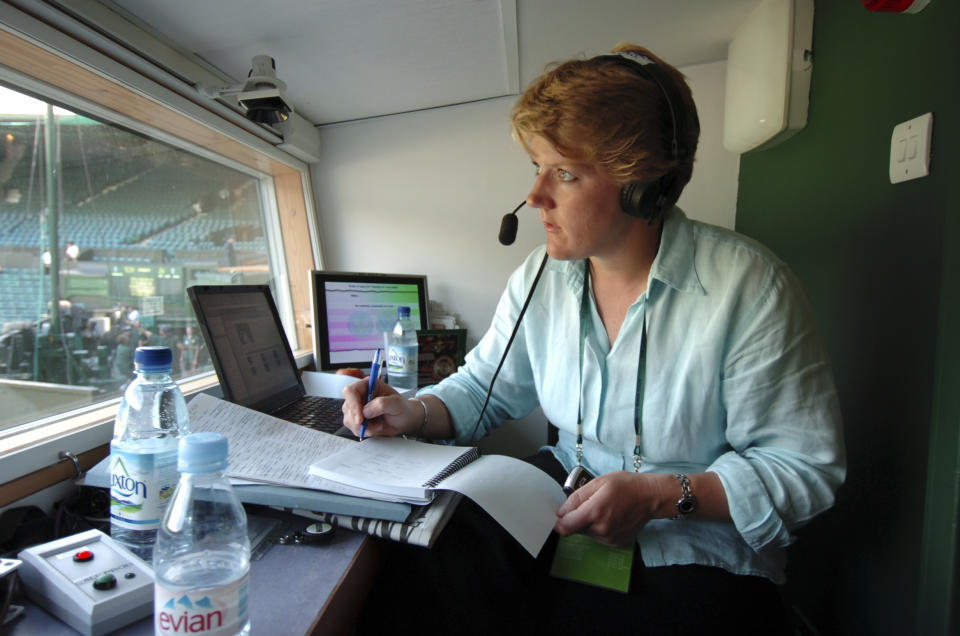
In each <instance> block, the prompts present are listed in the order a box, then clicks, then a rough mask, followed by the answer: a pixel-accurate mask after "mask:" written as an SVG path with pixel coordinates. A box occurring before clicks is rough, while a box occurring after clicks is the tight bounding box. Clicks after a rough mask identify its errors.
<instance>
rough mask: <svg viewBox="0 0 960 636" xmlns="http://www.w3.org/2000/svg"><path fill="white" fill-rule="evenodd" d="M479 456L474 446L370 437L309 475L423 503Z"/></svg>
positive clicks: (315, 465)
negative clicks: (437, 488)
mask: <svg viewBox="0 0 960 636" xmlns="http://www.w3.org/2000/svg"><path fill="white" fill-rule="evenodd" d="M479 457H480V450H479V449H478V448H476V447H475V446H449V445H445V444H429V443H426V442H417V441H414V440H408V439H403V438H402V437H371V438H369V439H366V440H364V441H363V442H361V443H359V444H351V445H350V446H349V447H348V448H346V449H344V450H342V451H339V452H337V453H334V454H333V455H330V456H328V457H325V458H323V459H321V460H320V461H317V462H314V463H313V464H311V465H310V473H311V474H312V475H317V476H318V477H323V478H324V479H328V480H330V481H334V482H337V483H340V484H345V485H347V486H353V487H355V488H362V489H363V490H366V491H369V492H370V493H371V495H370V496H371V497H374V498H375V497H376V495H377V494H380V495H387V496H392V497H402V498H404V499H405V500H406V501H410V502H422V503H427V502H429V501H431V500H432V499H433V489H434V488H436V487H437V486H438V485H439V484H440V483H441V482H442V481H443V480H444V479H446V478H447V477H449V476H450V475H452V474H454V473H455V472H457V471H458V470H460V469H461V468H463V467H464V466H466V465H467V464H469V463H470V462H472V461H474V460H476V459H477V458H479Z"/></svg>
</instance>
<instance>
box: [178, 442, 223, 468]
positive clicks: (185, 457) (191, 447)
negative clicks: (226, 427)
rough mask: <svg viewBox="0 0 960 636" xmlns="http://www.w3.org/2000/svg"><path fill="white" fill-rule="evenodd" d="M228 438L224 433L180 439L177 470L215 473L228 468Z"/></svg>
mask: <svg viewBox="0 0 960 636" xmlns="http://www.w3.org/2000/svg"><path fill="white" fill-rule="evenodd" d="M227 451H228V444H227V438H226V437H224V435H223V434H222V433H191V434H190V435H187V436H186V437H182V438H180V447H179V452H178V455H177V470H178V471H180V472H181V473H213V472H219V471H221V470H223V469H225V468H226V467H227Z"/></svg>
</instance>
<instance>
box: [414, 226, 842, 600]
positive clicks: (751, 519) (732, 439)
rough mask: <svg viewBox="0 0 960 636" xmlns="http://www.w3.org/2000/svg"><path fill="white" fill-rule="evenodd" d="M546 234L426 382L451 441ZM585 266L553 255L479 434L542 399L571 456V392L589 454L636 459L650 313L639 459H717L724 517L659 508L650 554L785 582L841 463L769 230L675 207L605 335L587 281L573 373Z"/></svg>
mask: <svg viewBox="0 0 960 636" xmlns="http://www.w3.org/2000/svg"><path fill="white" fill-rule="evenodd" d="M544 250H545V248H544V247H540V248H538V249H536V250H535V251H534V252H533V253H531V254H530V255H529V256H528V257H527V260H526V261H525V262H524V263H523V264H522V265H521V266H520V267H519V268H518V269H517V270H516V271H515V272H514V273H513V275H512V276H511V277H510V280H509V282H508V283H507V288H506V290H505V292H504V294H503V296H502V297H501V299H500V303H499V305H498V307H497V311H496V315H495V316H494V318H493V323H492V324H491V326H490V329H489V331H488V332H487V333H486V335H485V336H484V337H483V339H482V340H481V341H480V343H479V344H478V345H477V347H476V348H475V349H473V350H472V351H471V352H470V353H469V354H468V355H467V358H466V363H465V365H464V366H463V367H462V368H461V369H460V370H459V371H458V372H457V373H456V374H454V375H452V376H450V377H449V378H447V379H446V380H444V381H443V382H442V383H440V384H439V385H437V386H435V387H431V388H429V389H425V390H424V391H423V392H424V393H433V394H435V395H437V396H438V397H440V398H441V399H442V400H443V401H444V403H445V404H446V406H447V409H448V410H449V411H450V415H451V418H452V422H453V425H454V428H455V430H456V435H457V441H458V442H460V443H466V442H469V441H471V433H472V431H473V429H474V426H475V424H476V421H477V416H478V414H479V412H480V409H481V407H482V405H483V401H484V397H485V395H486V392H487V387H488V386H489V384H490V378H491V377H492V375H493V372H494V370H495V369H496V367H497V364H498V363H499V361H500V357H501V354H502V353H503V350H504V347H505V345H506V342H507V339H508V338H509V336H510V332H511V330H512V329H513V326H514V323H515V321H516V317H517V315H518V313H519V311H520V308H521V306H522V305H523V301H524V299H525V298H526V295H527V292H528V290H529V289H530V285H531V283H532V281H533V278H534V276H535V274H536V271H537V268H538V266H539V264H540V261H541V259H542V257H543V254H544ZM584 271H585V262H584V261H556V260H553V259H550V260H549V261H548V262H547V266H546V268H545V270H544V272H543V276H542V278H541V280H540V282H539V285H538V287H537V290H536V292H535V294H534V296H533V300H532V301H531V303H530V307H529V309H528V310H527V314H526V316H525V317H524V319H523V323H522V325H521V328H520V330H519V332H518V333H517V336H516V340H515V341H514V343H513V346H512V348H511V350H510V353H509V354H508V356H507V360H506V362H505V363H504V365H503V369H502V371H501V372H500V376H499V377H498V378H497V382H496V385H495V387H494V390H493V395H492V397H491V399H490V404H489V406H488V407H487V411H486V413H485V415H484V417H483V421H482V422H480V425H479V431H478V433H477V435H476V438H479V437H480V436H483V435H486V434H488V433H489V432H490V431H491V430H492V429H494V428H496V427H497V426H499V425H500V424H501V423H502V422H503V421H504V420H508V419H517V418H520V417H523V416H526V415H528V414H529V413H530V412H532V411H533V410H534V409H535V408H536V407H537V406H541V407H542V408H543V412H544V414H545V415H546V417H547V419H548V420H549V421H550V422H551V423H553V424H554V425H556V426H557V428H558V429H559V442H558V444H557V446H556V447H555V448H553V453H554V454H555V455H556V457H557V459H558V460H559V461H560V462H561V463H562V464H563V466H564V467H565V468H566V469H567V470H570V469H571V468H572V467H573V466H574V465H576V450H575V444H576V432H577V412H578V407H579V408H581V409H582V412H583V439H584V442H583V452H584V458H583V463H584V465H585V466H586V468H587V469H589V470H590V472H592V473H593V474H594V475H601V474H604V473H608V472H611V471H617V470H633V449H634V441H635V431H634V419H633V413H634V405H635V398H636V386H637V363H638V360H639V347H640V336H641V331H642V328H643V321H644V316H646V320H647V343H648V352H647V363H646V364H647V379H646V391H645V397H644V403H643V425H642V456H643V465H642V468H641V471H644V472H646V471H649V472H657V473H671V474H673V473H699V472H706V471H712V472H714V473H716V474H717V475H718V476H719V478H720V481H721V482H722V484H723V487H724V490H725V492H726V496H727V500H728V503H729V508H730V514H731V516H732V518H733V522H732V523H730V522H718V521H699V520H695V519H686V520H682V521H671V520H667V519H656V520H653V521H651V522H650V523H648V524H647V525H646V526H645V527H644V529H643V530H642V531H641V532H640V533H639V534H638V537H637V541H638V543H639V545H640V549H641V554H642V556H643V561H644V563H645V564H646V565H648V566H658V565H679V564H700V565H709V566H717V567H721V568H724V569H726V570H728V571H730V572H734V573H736V574H749V575H759V576H764V577H767V578H769V579H771V580H773V581H774V582H778V583H779V582H782V581H783V580H784V566H785V562H786V557H785V552H784V548H785V546H787V545H788V544H789V542H790V540H791V532H792V531H794V530H795V529H796V528H798V527H800V526H802V525H803V524H804V523H805V522H807V521H809V520H810V519H812V518H813V517H814V516H816V515H817V514H819V513H821V512H823V511H824V510H826V509H827V508H829V507H830V506H831V505H832V504H833V501H834V493H835V491H836V489H837V488H838V487H839V485H840V484H841V483H842V482H843V479H844V475H845V470H846V464H845V454H844V447H843V436H842V428H841V418H840V409H839V404H838V401H837V396H836V393H835V389H834V384H833V378H832V374H831V371H830V366H829V363H828V361H827V356H826V353H825V351H824V348H823V346H822V344H821V341H820V338H819V336H818V334H817V332H816V328H815V324H814V319H813V315H812V313H811V311H810V308H809V306H808V303H807V301H806V298H805V296H804V294H803V291H802V289H801V287H800V284H799V282H798V281H797V280H796V278H795V277H794V276H793V275H792V274H791V272H790V271H789V270H788V268H787V267H786V266H785V265H784V263H783V262H781V261H780V260H779V259H777V258H776V257H775V256H774V255H773V254H771V253H770V252H769V251H768V250H767V249H766V248H764V247H763V246H761V245H759V244H757V243H755V242H753V241H751V240H750V239H748V238H746V237H743V236H740V235H738V234H736V233H734V232H730V231H727V230H724V229H721V228H717V227H713V226H710V225H705V224H702V223H698V222H695V221H690V220H688V219H687V218H686V216H684V214H683V212H681V211H680V210H679V209H678V208H674V209H673V210H672V211H671V213H670V214H669V215H668V216H667V218H666V220H665V221H664V227H663V234H662V238H661V243H660V250H659V252H658V253H657V257H656V259H655V260H654V263H653V267H652V269H651V271H650V277H649V279H648V285H647V291H646V292H645V293H644V294H642V295H641V296H640V297H639V298H638V299H637V300H636V301H635V302H634V303H633V305H632V306H631V307H630V308H629V310H628V311H627V315H626V319H625V320H624V322H623V325H622V327H621V328H620V333H619V335H618V336H617V339H616V341H615V342H614V343H613V346H609V342H608V338H607V335H606V331H605V330H604V327H603V324H602V322H601V321H600V317H599V315H598V314H597V309H596V305H595V304H594V302H593V298H592V294H591V295H590V303H589V309H588V317H587V319H588V324H587V325H586V326H587V337H586V342H585V347H584V360H583V370H582V376H583V377H582V378H581V377H579V376H580V372H579V368H580V364H579V352H580V349H579V340H580V313H581V312H580V306H581V292H582V290H583V284H584ZM578 403H579V404H578ZM694 495H696V493H694Z"/></svg>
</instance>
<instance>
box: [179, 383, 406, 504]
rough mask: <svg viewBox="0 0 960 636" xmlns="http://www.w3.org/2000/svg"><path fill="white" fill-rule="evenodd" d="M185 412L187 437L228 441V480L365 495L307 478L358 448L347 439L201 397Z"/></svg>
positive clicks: (314, 478)
mask: <svg viewBox="0 0 960 636" xmlns="http://www.w3.org/2000/svg"><path fill="white" fill-rule="evenodd" d="M189 409H190V430H191V431H193V432H200V431H209V432H214V433H222V434H223V435H225V436H226V437H227V440H229V442H230V455H229V457H228V458H227V461H228V463H229V466H228V468H227V476H228V477H231V478H234V479H246V480H250V481H255V482H262V483H268V484H279V485H281V486H294V487H297V488H312V489H314V490H326V491H328V492H335V493H339V494H341V495H351V496H355V497H365V496H367V495H368V493H367V492H366V491H364V490H362V489H359V488H352V487H350V486H345V485H343V484H338V483H335V482H332V481H329V480H326V479H322V478H320V477H317V476H315V475H311V474H310V472H309V469H310V464H311V463H312V462H314V461H317V460H318V459H322V458H324V457H327V456H329V455H332V454H334V453H336V452H338V451H341V450H343V449H345V448H347V447H349V446H350V445H351V444H356V442H354V441H353V440H351V439H348V438H346V437H337V436H336V435H330V434H329V433H324V432H322V431H316V430H313V429H310V428H307V427H305V426H299V425H297V424H293V423H291V422H287V421H286V420H281V419H278V418H275V417H272V416H270V415H266V414H264V413H260V412H259V411H254V410H251V409H248V408H245V407H243V406H239V405H237V404H233V403H232V402H227V401H225V400H221V399H218V398H215V397H213V396H210V395H207V394H205V393H200V394H198V395H196V396H195V397H194V398H193V399H192V400H190V404H189ZM397 500H400V499H399V498H398V499H397Z"/></svg>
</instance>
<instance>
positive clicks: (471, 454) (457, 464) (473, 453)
mask: <svg viewBox="0 0 960 636" xmlns="http://www.w3.org/2000/svg"><path fill="white" fill-rule="evenodd" d="M479 457H480V449H479V448H477V447H476V446H474V447H473V448H471V449H470V450H468V451H467V452H465V453H464V454H463V455H461V456H460V457H457V459H456V460H454V461H452V462H450V464H449V465H447V466H446V467H445V468H444V469H443V470H441V471H440V472H439V473H437V474H436V475H434V476H433V477H431V478H430V479H429V480H427V482H426V483H425V484H423V485H422V486H421V487H422V488H433V487H434V486H436V485H437V484H439V483H440V482H441V481H443V480H444V479H446V478H447V477H449V476H450V475H452V474H453V473H455V472H457V471H458V470H460V469H461V468H463V467H464V466H466V465H467V464H469V463H470V462H472V461H474V460H476V459H478V458H479Z"/></svg>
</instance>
